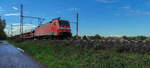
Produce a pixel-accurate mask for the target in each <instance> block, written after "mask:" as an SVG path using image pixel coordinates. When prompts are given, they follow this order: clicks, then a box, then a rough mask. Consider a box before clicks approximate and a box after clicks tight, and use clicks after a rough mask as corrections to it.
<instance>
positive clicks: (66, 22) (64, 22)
mask: <svg viewBox="0 0 150 68" xmlns="http://www.w3.org/2000/svg"><path fill="white" fill-rule="evenodd" d="M59 24H60V25H66V26H68V25H69V22H68V21H60V22H59Z"/></svg>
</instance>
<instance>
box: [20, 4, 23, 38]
mask: <svg viewBox="0 0 150 68" xmlns="http://www.w3.org/2000/svg"><path fill="white" fill-rule="evenodd" d="M20 33H21V38H22V40H23V5H22V4H21V11H20Z"/></svg>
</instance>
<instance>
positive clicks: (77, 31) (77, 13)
mask: <svg viewBox="0 0 150 68" xmlns="http://www.w3.org/2000/svg"><path fill="white" fill-rule="evenodd" d="M78 18H79V14H78V13H77V24H76V38H77V39H78Z"/></svg>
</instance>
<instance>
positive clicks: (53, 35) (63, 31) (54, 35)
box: [13, 18, 72, 39]
mask: <svg viewBox="0 0 150 68" xmlns="http://www.w3.org/2000/svg"><path fill="white" fill-rule="evenodd" d="M71 37H72V33H71V29H70V23H69V21H67V20H61V19H60V18H56V19H53V20H52V21H51V22H49V23H47V24H43V25H41V26H39V27H37V28H35V30H33V31H30V32H26V33H23V34H22V35H21V34H20V35H16V36H14V37H13V38H23V39H43V38H44V39H68V38H71Z"/></svg>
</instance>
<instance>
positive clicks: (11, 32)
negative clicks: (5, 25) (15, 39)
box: [11, 24, 13, 37]
mask: <svg viewBox="0 0 150 68" xmlns="http://www.w3.org/2000/svg"><path fill="white" fill-rule="evenodd" d="M12 28H13V25H12V24H11V37H12V35H13V34H12Z"/></svg>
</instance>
